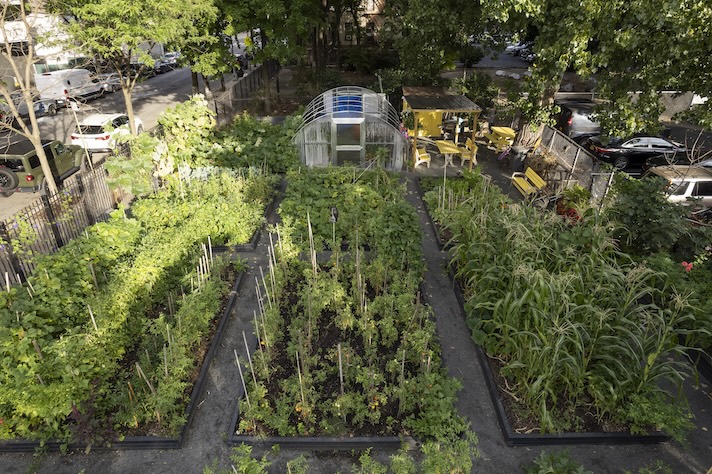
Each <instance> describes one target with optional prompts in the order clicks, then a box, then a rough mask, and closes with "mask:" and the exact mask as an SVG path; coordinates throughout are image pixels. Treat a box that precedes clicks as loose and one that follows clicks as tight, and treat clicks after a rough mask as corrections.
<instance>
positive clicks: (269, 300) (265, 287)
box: [260, 267, 272, 309]
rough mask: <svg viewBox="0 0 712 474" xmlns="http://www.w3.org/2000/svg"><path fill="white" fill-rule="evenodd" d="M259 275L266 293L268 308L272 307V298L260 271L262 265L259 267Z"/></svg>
mask: <svg viewBox="0 0 712 474" xmlns="http://www.w3.org/2000/svg"><path fill="white" fill-rule="evenodd" d="M260 276H262V286H263V287H264V289H265V294H266V295H267V303H268V304H269V307H270V309H272V298H271V297H270V295H269V291H268V290H267V282H266V281H265V273H264V272H263V271H262V267H260Z"/></svg>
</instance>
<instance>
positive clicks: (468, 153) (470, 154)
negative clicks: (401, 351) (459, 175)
mask: <svg viewBox="0 0 712 474" xmlns="http://www.w3.org/2000/svg"><path fill="white" fill-rule="evenodd" d="M457 146H458V147H459V148H461V149H462V153H460V166H463V165H464V164H465V162H466V161H469V162H470V163H471V164H475V163H477V145H476V144H475V143H474V142H473V141H472V138H468V139H467V140H466V141H465V145H464V146H463V145H457Z"/></svg>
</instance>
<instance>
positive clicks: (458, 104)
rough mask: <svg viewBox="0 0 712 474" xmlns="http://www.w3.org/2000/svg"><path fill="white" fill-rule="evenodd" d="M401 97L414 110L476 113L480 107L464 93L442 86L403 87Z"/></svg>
mask: <svg viewBox="0 0 712 474" xmlns="http://www.w3.org/2000/svg"><path fill="white" fill-rule="evenodd" d="M403 98H404V99H405V101H406V102H407V103H408V106H409V107H410V108H411V109H412V110H413V111H414V112H458V113H476V112H481V111H482V108H481V107H480V106H479V105H477V104H475V103H474V102H472V101H471V100H470V99H468V98H467V97H465V96H464V95H458V94H451V93H449V92H448V91H446V90H445V88H443V87H403Z"/></svg>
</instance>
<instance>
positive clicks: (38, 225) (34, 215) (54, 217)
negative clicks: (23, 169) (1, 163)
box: [0, 165, 116, 284]
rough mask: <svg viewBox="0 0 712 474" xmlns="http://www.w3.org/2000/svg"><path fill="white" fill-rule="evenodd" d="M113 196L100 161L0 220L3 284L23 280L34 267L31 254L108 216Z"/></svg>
mask: <svg viewBox="0 0 712 474" xmlns="http://www.w3.org/2000/svg"><path fill="white" fill-rule="evenodd" d="M115 206H116V199H115V198H114V196H113V194H112V192H111V190H110V189H109V187H108V185H107V183H106V170H105V169H104V166H103V165H99V166H95V167H94V169H93V170H90V171H87V172H79V173H76V174H75V175H73V176H71V177H70V178H68V179H67V180H65V181H64V183H63V186H62V188H61V189H60V190H59V191H58V192H57V193H56V194H51V193H48V194H46V195H42V196H40V199H38V200H37V201H36V202H34V203H33V204H31V205H29V206H27V207H25V208H24V209H22V210H21V211H20V212H18V213H17V214H15V216H14V217H12V218H10V219H7V220H5V221H1V222H0V274H1V275H2V278H3V283H4V284H16V283H20V282H22V281H24V280H25V279H26V278H27V277H28V276H29V275H31V274H32V273H33V272H34V270H35V265H36V264H35V257H36V256H38V255H49V254H52V253H54V252H56V251H57V250H58V249H59V248H61V247H62V246H63V245H65V244H66V243H67V242H69V241H70V240H71V239H73V238H75V237H78V236H79V235H81V234H82V233H83V232H84V229H86V228H87V227H88V226H90V225H92V224H95V223H97V222H101V221H104V220H106V219H107V218H108V216H109V212H111V211H112V210H113V209H114V208H115Z"/></svg>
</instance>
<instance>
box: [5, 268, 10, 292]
mask: <svg viewBox="0 0 712 474" xmlns="http://www.w3.org/2000/svg"><path fill="white" fill-rule="evenodd" d="M5 289H6V290H7V292H8V293H10V274H9V273H7V272H5Z"/></svg>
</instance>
